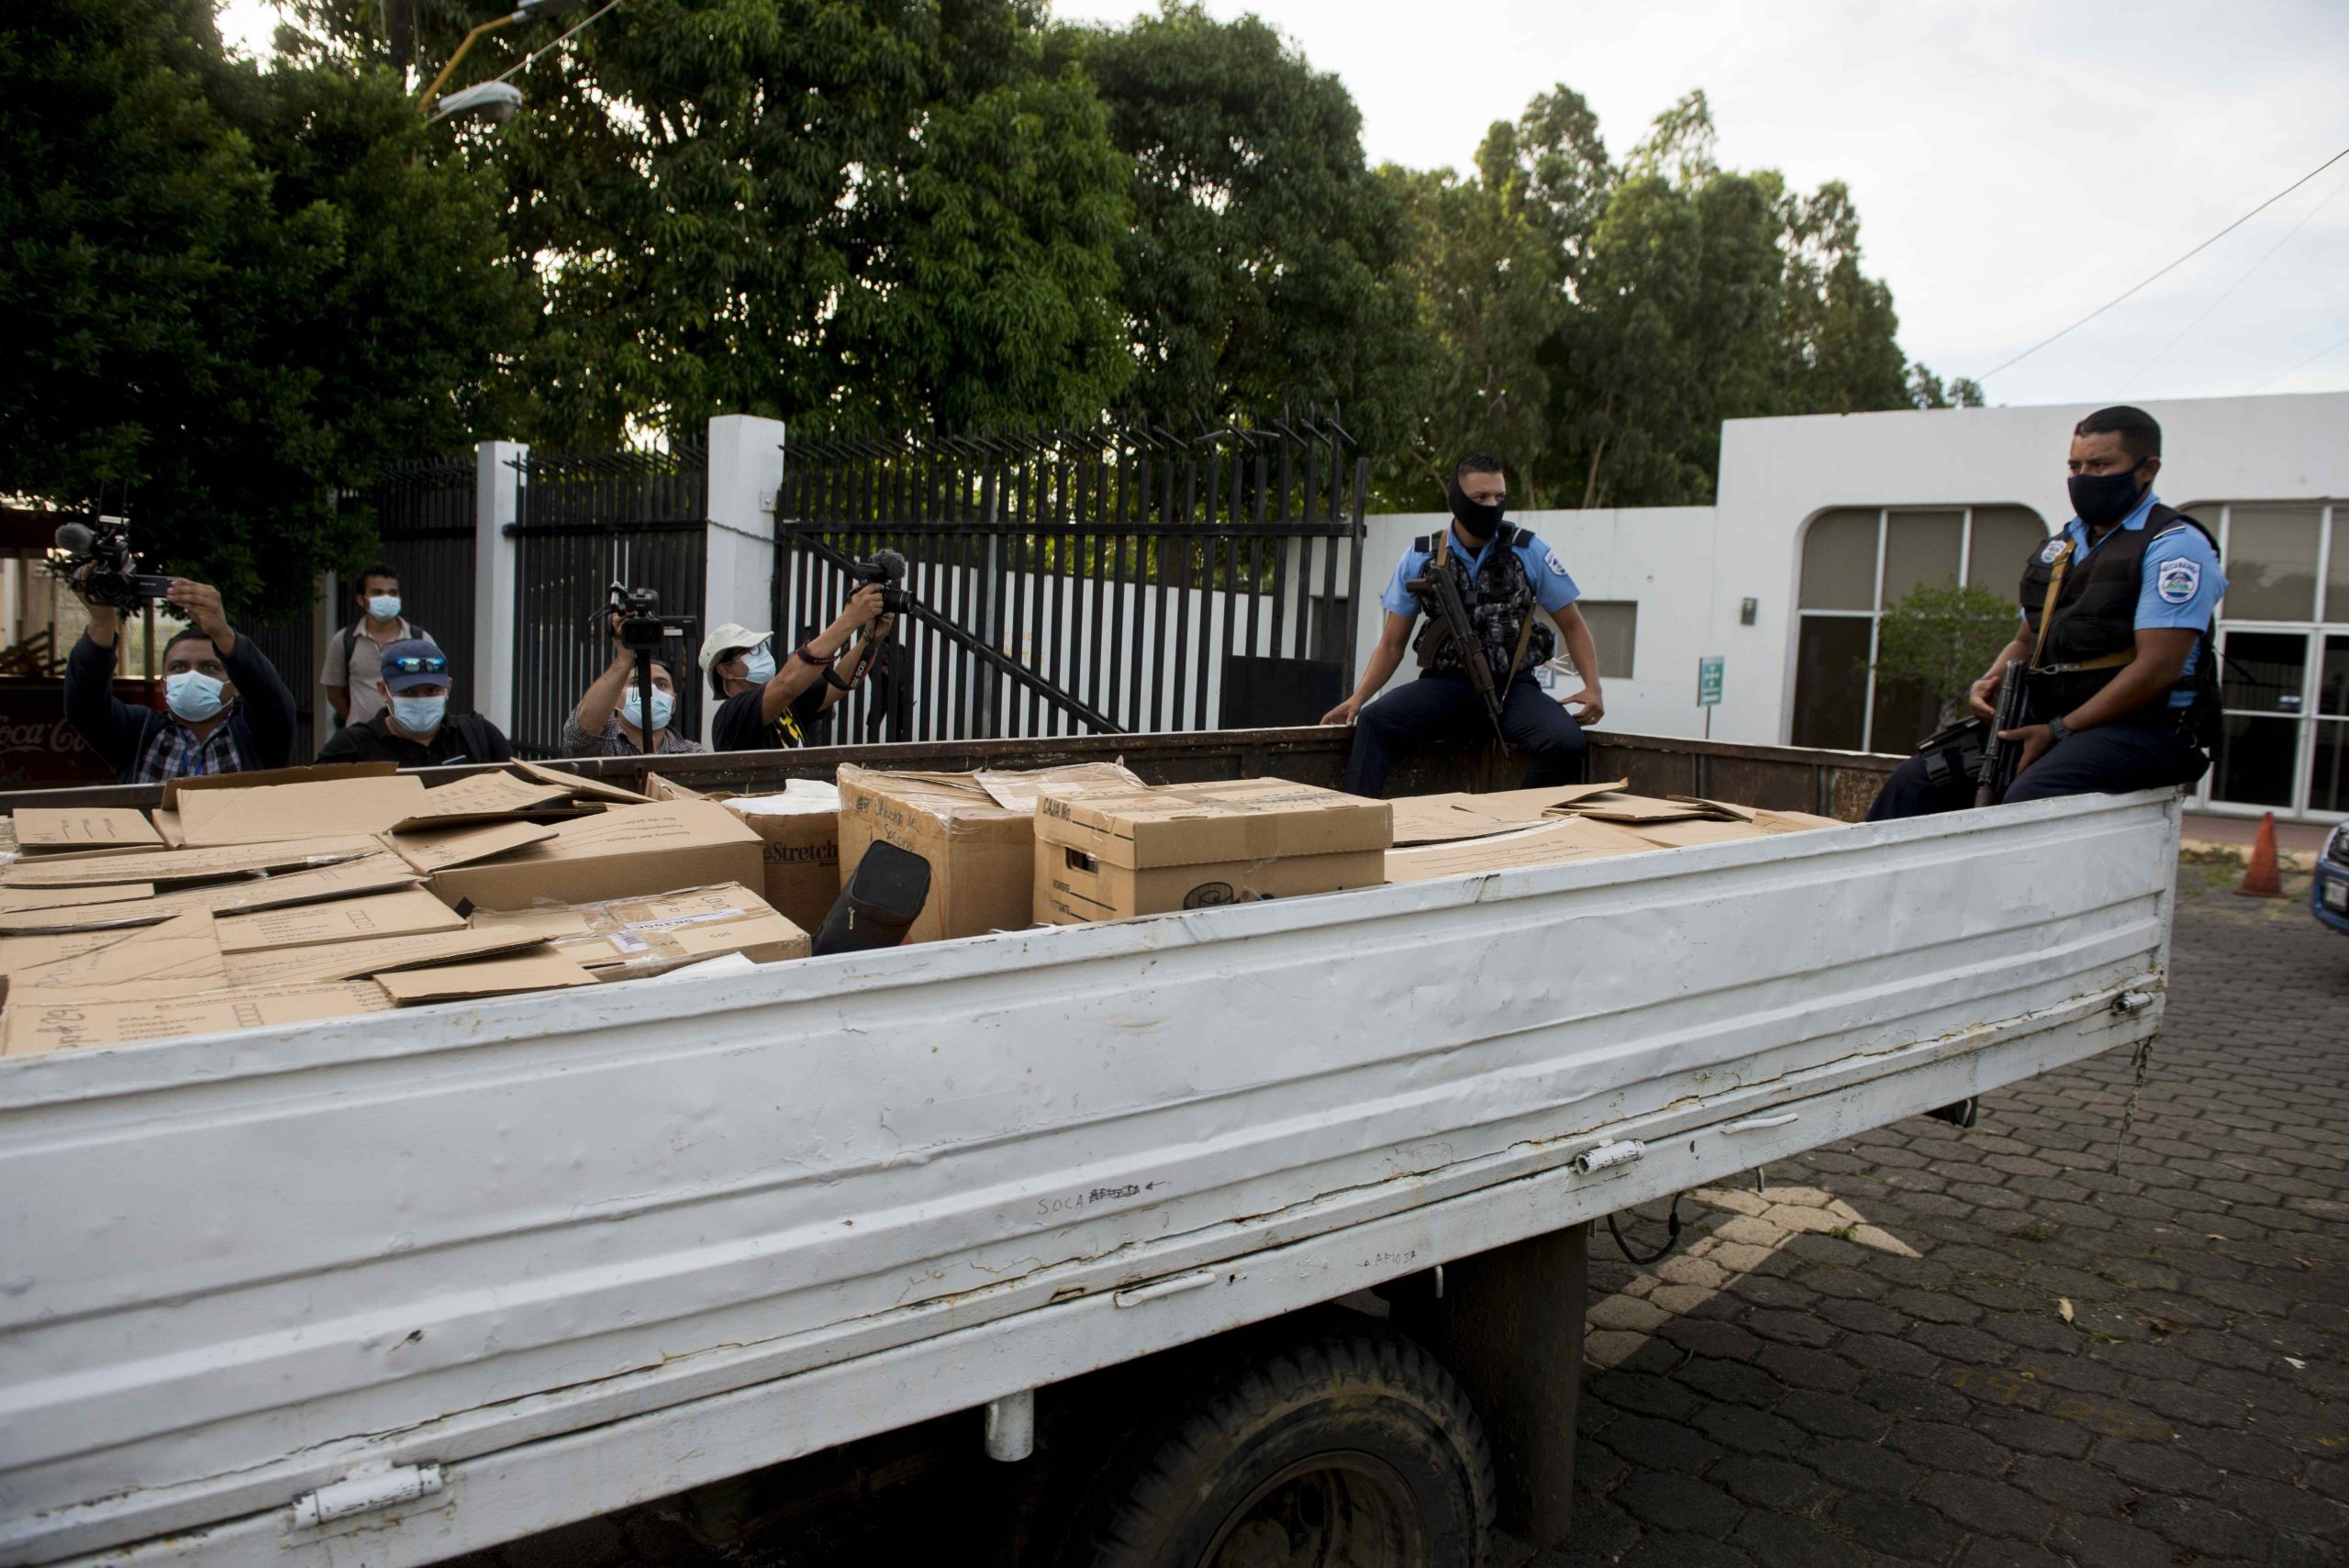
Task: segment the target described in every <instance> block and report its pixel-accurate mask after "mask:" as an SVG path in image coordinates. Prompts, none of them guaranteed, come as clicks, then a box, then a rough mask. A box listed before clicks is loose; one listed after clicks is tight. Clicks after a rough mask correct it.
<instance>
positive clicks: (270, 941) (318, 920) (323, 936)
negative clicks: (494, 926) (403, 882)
mask: <svg viewBox="0 0 2349 1568" xmlns="http://www.w3.org/2000/svg"><path fill="white" fill-rule="evenodd" d="M464 924H465V921H464V917H462V916H461V915H459V914H458V913H457V912H456V911H455V910H454V909H451V908H450V907H449V906H447V905H446V904H443V903H441V902H440V900H439V899H438V898H435V897H433V896H432V895H430V894H429V893H427V892H426V891H425V890H424V889H422V888H421V887H409V888H404V889H402V890H401V891H399V892H397V893H379V894H376V895H373V896H372V897H367V898H345V899H341V900H340V901H339V902H336V903H333V904H304V905H299V906H295V907H294V908H291V909H269V910H263V911H262V912H261V913H259V914H253V915H229V916H226V917H221V918H218V919H216V920H215V921H214V922H213V929H214V931H215V932H216V933H217V935H218V936H219V939H220V951H222V952H224V953H228V954H235V953H242V952H264V951H268V950H269V949H271V948H293V947H317V946H319V945H321V944H324V943H328V942H355V941H361V940H367V939H370V938H378V937H400V936H410V935H414V934H415V933H417V932H419V931H455V930H462V929H464Z"/></svg>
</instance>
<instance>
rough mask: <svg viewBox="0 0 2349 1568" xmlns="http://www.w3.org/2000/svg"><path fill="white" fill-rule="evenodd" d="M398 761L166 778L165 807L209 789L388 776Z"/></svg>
mask: <svg viewBox="0 0 2349 1568" xmlns="http://www.w3.org/2000/svg"><path fill="white" fill-rule="evenodd" d="M399 771H400V770H399V764H397V763H396V762H309V763H306V764H304V765H303V766H300V767H295V768H264V769H262V770H260V771H259V772H255V773H199V774H196V775H194V776H192V777H188V778H178V779H165V780H164V781H163V809H164V810H166V811H177V810H178V809H179V808H180V797H181V796H182V795H194V794H198V793H200V792H202V791H204V790H207V789H260V788H262V787H264V786H266V785H269V784H327V783H330V782H332V781H333V780H336V779H387V778H390V777H391V776H392V775H393V774H394V773H398V772H399Z"/></svg>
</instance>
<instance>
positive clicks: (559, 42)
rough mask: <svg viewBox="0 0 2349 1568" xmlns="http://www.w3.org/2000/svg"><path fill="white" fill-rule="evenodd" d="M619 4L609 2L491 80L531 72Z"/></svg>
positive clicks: (504, 78) (503, 79)
mask: <svg viewBox="0 0 2349 1568" xmlns="http://www.w3.org/2000/svg"><path fill="white" fill-rule="evenodd" d="M619 3H620V0H608V3H607V5H606V6H604V7H603V9H602V10H599V11H597V12H596V13H595V14H594V15H593V16H590V17H587V18H586V20H584V21H582V22H581V23H580V24H579V25H578V26H577V27H575V28H572V29H571V31H570V32H567V33H565V34H563V35H562V37H561V38H559V39H555V40H554V41H553V42H552V43H549V44H544V45H541V46H540V47H539V48H537V49H534V50H531V51H530V52H529V53H528V54H526V55H524V56H523V57H522V58H521V60H520V61H518V62H517V63H515V64H513V65H510V66H508V67H507V68H506V69H505V70H504V71H502V72H498V73H497V74H496V75H495V76H493V77H491V78H490V80H491V81H492V82H503V81H505V80H506V79H507V77H508V76H514V75H518V74H519V73H520V72H525V71H528V70H529V68H530V67H531V66H532V65H533V64H535V63H537V61H538V58H539V56H540V55H542V54H544V53H546V52H547V51H548V50H556V49H561V48H562V46H563V45H564V44H566V43H568V42H570V41H571V39H572V37H573V35H574V34H577V33H580V32H583V31H584V30H585V29H586V27H587V24H588V23H589V22H595V21H598V20H600V19H602V17H604V16H605V14H606V13H607V12H609V11H610V10H612V9H613V8H614V7H615V6H618V5H619Z"/></svg>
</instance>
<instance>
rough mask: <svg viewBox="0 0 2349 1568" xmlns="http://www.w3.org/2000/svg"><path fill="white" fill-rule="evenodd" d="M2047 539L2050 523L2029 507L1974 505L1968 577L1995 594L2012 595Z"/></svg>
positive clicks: (1967, 569)
mask: <svg viewBox="0 0 2349 1568" xmlns="http://www.w3.org/2000/svg"><path fill="white" fill-rule="evenodd" d="M2046 542H2047V525H2046V524H2045V523H2043V522H2041V521H2040V520H2039V514H2038V513H2036V512H2034V511H2032V509H2031V508H2030V507H2028V506H1976V507H1975V508H1974V549H1973V550H1972V551H1971V552H1970V553H1969V554H1968V555H1967V557H1966V561H1965V580H1966V581H1967V582H1968V583H1971V584H1976V585H1977V586H1980V587H1984V588H1987V589H1989V590H1990V591H1991V592H1992V593H1994V594H2011V593H2013V592H2014V591H2015V586H2016V584H2019V583H2021V581H2022V569H2023V568H2024V567H2025V566H2027V565H2029V564H2030V562H2031V558H2032V556H2033V555H2036V554H2037V553H2038V552H2039V550H2040V547H2041V546H2043V545H2044V544H2045V543H2046Z"/></svg>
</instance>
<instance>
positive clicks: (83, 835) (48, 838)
mask: <svg viewBox="0 0 2349 1568" xmlns="http://www.w3.org/2000/svg"><path fill="white" fill-rule="evenodd" d="M16 818H17V849H18V851H21V852H23V853H26V854H32V853H36V852H38V851H44V850H160V849H162V848H163V847H164V844H163V836H162V835H161V833H158V832H157V831H155V825H154V824H153V823H152V822H150V821H149V820H148V819H147V814H146V813H145V812H143V811H139V810H135V809H133V808H132V807H130V806H18V807H17V811H16Z"/></svg>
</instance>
